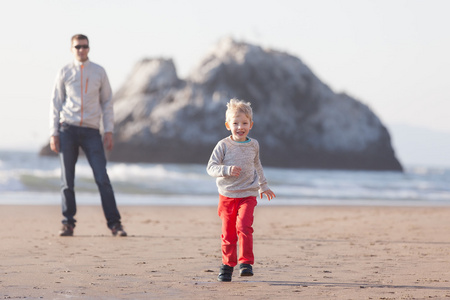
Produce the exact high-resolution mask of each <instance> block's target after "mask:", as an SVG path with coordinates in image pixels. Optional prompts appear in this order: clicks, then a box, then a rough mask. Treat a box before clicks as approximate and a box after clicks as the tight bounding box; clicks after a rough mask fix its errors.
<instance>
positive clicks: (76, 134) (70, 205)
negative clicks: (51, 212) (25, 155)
mask: <svg viewBox="0 0 450 300" xmlns="http://www.w3.org/2000/svg"><path fill="white" fill-rule="evenodd" d="M59 141H60V151H59V157H60V159H61V197H62V214H63V216H64V217H65V218H64V219H63V221H62V223H63V224H71V225H74V226H75V222H76V220H75V219H74V216H75V214H76V212H77V205H76V201H75V190H74V186H75V164H76V163H77V160H78V151H79V147H81V149H83V151H84V153H85V154H86V158H87V160H88V162H89V164H90V166H91V168H92V171H93V173H94V178H95V182H96V183H97V186H98V190H99V192H100V197H101V200H102V207H103V213H104V214H105V217H106V221H107V225H108V227H109V228H111V227H112V226H113V225H115V224H117V223H118V224H120V214H119V210H118V209H117V205H116V199H115V197H114V191H113V189H112V186H111V182H110V181H109V177H108V173H107V172H106V157H105V152H104V149H103V141H102V137H101V135H100V132H99V130H97V129H92V128H85V127H79V126H73V125H68V124H66V123H63V124H61V127H60V129H59Z"/></svg>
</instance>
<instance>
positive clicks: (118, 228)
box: [111, 224, 127, 236]
mask: <svg viewBox="0 0 450 300" xmlns="http://www.w3.org/2000/svg"><path fill="white" fill-rule="evenodd" d="M111 233H112V235H113V236H127V233H126V232H125V230H123V227H122V225H121V224H115V225H113V227H111Z"/></svg>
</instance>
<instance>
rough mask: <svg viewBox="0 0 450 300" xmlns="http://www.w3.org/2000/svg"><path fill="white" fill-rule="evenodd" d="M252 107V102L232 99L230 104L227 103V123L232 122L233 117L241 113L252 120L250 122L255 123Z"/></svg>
mask: <svg viewBox="0 0 450 300" xmlns="http://www.w3.org/2000/svg"><path fill="white" fill-rule="evenodd" d="M250 105H251V103H250V102H245V101H243V100H239V99H236V98H233V99H231V100H230V102H228V103H227V111H226V112H225V121H226V122H228V121H230V119H231V118H232V117H234V116H236V115H237V114H238V113H240V112H241V113H243V114H244V115H245V116H246V117H247V118H248V119H249V120H250V122H253V110H252V107H251V106H250Z"/></svg>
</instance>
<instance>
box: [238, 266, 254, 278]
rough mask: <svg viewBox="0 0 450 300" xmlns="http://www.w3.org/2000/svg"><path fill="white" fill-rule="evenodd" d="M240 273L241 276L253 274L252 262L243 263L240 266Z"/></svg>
mask: <svg viewBox="0 0 450 300" xmlns="http://www.w3.org/2000/svg"><path fill="white" fill-rule="evenodd" d="M239 275H241V276H253V268H252V265H250V264H241V265H240V266H239Z"/></svg>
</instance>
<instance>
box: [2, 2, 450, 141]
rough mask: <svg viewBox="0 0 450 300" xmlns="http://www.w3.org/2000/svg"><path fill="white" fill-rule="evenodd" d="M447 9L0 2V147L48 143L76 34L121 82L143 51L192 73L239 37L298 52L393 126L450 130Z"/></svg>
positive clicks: (421, 5)
mask: <svg viewBox="0 0 450 300" xmlns="http://www.w3.org/2000/svg"><path fill="white" fill-rule="evenodd" d="M449 11H450V1H446V0H440V1H438V0H427V1H425V0H408V1H407V0H373V1H369V0H343V1H342V0H341V1H339V0H314V1H312V0H307V1H305V0H278V1H266V0H248V1H246V0H229V1H211V0H190V1H185V0H178V1H163V0H126V1H125V0H122V1H118V0H101V1H100V0H89V1H87V0H40V1H35V0H25V1H21V0H14V1H12V0H9V1H4V0H0V26H1V33H2V37H1V39H0V54H1V55H0V64H1V67H2V69H1V72H0V83H1V84H0V85H1V88H0V126H1V139H0V149H13V148H15V149H29V150H38V149H39V148H40V147H41V146H42V145H44V144H45V143H46V142H47V139H48V124H49V121H48V110H49V101H50V94H51V89H52V86H53V82H54V79H55V76H56V73H57V71H58V70H59V69H60V68H61V67H62V66H63V65H65V64H66V63H68V62H70V61H71V60H72V59H73V58H72V55H71V53H70V37H71V36H72V35H73V34H76V33H83V34H86V35H88V37H89V39H90V45H91V51H90V55H89V57H90V59H91V60H92V61H94V62H96V63H99V64H100V65H102V66H103V67H104V68H105V69H106V71H107V73H108V76H109V79H110V82H111V85H112V87H113V90H114V91H116V90H117V89H118V88H119V87H120V86H121V84H122V83H123V82H124V80H125V78H126V77H127V76H128V75H129V73H130V71H131V69H132V67H133V65H134V64H135V63H136V62H138V61H139V60H140V59H143V58H152V57H165V58H172V59H173V60H174V62H175V64H176V67H177V70H178V75H179V76H180V77H184V76H186V75H187V74H189V72H190V71H191V70H192V69H193V68H195V66H196V65H197V64H198V63H199V62H200V59H201V58H202V57H203V56H204V55H205V54H206V53H207V52H208V50H209V49H210V48H211V47H213V46H214V45H215V43H217V42H218V40H219V39H221V38H223V37H226V36H231V37H234V38H235V39H237V40H243V41H247V42H250V43H254V44H258V45H261V46H263V47H270V48H274V49H277V50H280V51H285V52H287V53H289V54H292V55H295V56H297V57H299V58H300V59H301V60H302V61H303V62H304V63H305V64H307V65H308V66H309V67H310V68H311V69H312V71H313V72H314V73H315V74H316V75H317V76H318V77H319V78H320V79H321V80H322V81H323V82H324V83H326V84H328V85H329V86H330V87H331V88H332V89H333V90H334V91H335V92H346V93H347V94H349V95H351V96H353V97H355V98H356V99H358V100H360V101H361V102H363V103H365V104H367V105H368V106H369V107H370V108H371V109H372V110H373V111H374V112H375V113H376V114H377V115H378V116H379V118H380V119H381V121H382V122H383V123H384V124H385V125H386V126H387V127H388V129H389V128H390V127H391V126H392V125H395V124H406V125H412V126H415V127H425V128H429V129H435V130H439V131H441V132H448V133H450V122H449V119H450V92H449V86H448V85H449V84H448V83H449V79H450V34H449V32H448V31H449V29H450V18H448V12H449ZM394 138H395V137H394ZM449 143H450V141H449Z"/></svg>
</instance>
